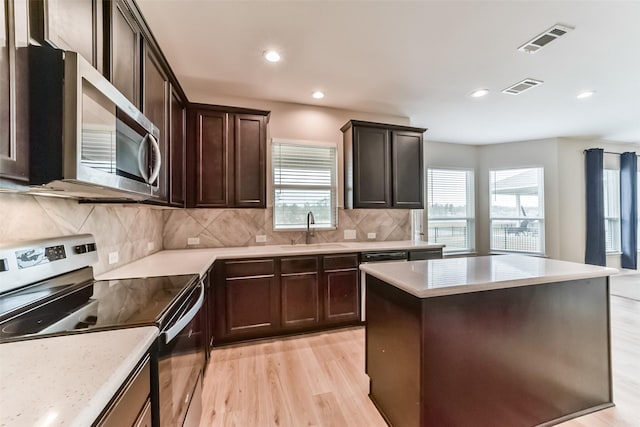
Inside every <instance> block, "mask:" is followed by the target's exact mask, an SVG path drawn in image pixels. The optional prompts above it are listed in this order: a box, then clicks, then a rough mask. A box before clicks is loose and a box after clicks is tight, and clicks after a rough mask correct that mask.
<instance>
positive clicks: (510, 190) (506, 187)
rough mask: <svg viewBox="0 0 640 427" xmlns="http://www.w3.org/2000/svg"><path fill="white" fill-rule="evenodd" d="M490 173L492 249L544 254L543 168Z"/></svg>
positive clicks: (493, 171)
mask: <svg viewBox="0 0 640 427" xmlns="http://www.w3.org/2000/svg"><path fill="white" fill-rule="evenodd" d="M489 173H490V176H489V188H490V206H491V208H490V222H491V250H492V251H500V252H524V253H532V254H544V251H545V249H544V169H543V168H528V169H501V170H491V171H490V172H489Z"/></svg>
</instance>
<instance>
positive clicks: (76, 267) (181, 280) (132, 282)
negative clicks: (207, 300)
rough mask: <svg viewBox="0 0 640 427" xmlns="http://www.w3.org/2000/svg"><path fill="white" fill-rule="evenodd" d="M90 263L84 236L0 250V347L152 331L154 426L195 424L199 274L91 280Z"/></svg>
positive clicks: (200, 343) (201, 349)
mask: <svg viewBox="0 0 640 427" xmlns="http://www.w3.org/2000/svg"><path fill="white" fill-rule="evenodd" d="M97 261H98V252H97V247H96V242H95V239H94V237H93V236H92V235H90V234H84V235H76V236H64V237H60V238H52V239H42V240H32V241H19V242H14V243H10V244H2V245H0V343H2V342H10V341H16V340H25V339H37V338H46V337H49V336H57V335H67V334H75V333H90V332H93V331H101V330H112V329H119V328H132V327H138V326H156V327H158V329H159V331H160V334H159V337H158V339H157V340H156V342H155V343H154V345H153V346H152V348H151V349H150V355H151V372H152V380H151V382H152V384H151V390H152V396H151V404H152V415H153V417H152V418H153V425H154V426H156V427H159V426H187V425H189V426H191V425H193V426H197V425H198V422H199V418H200V417H199V413H200V412H201V402H200V400H201V390H202V376H203V370H204V365H205V337H204V322H205V319H204V310H203V301H204V291H205V289H204V285H203V283H202V281H201V280H200V278H199V276H198V275H197V274H193V275H177V276H158V277H145V278H132V279H118V280H103V281H96V280H94V277H93V268H92V267H91V265H92V264H94V263H96V262H97ZM177 361H179V362H180V363H177ZM159 384H163V387H162V388H161V387H160V386H159ZM194 420H195V421H194Z"/></svg>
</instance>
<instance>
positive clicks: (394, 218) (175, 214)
mask: <svg viewBox="0 0 640 427" xmlns="http://www.w3.org/2000/svg"><path fill="white" fill-rule="evenodd" d="M272 212H273V210H272V209H180V210H167V211H164V219H165V226H164V239H163V242H164V243H163V244H164V248H165V249H184V248H187V247H190V248H191V247H194V248H198V247H199V248H203V247H208V248H213V247H225V246H254V245H264V244H266V245H278V244H279V245H282V244H289V243H291V241H294V242H295V243H304V239H305V233H304V232H302V231H274V230H273V218H272ZM410 212H411V211H410V210H399V209H339V211H338V228H337V229H336V230H327V231H322V230H316V232H315V237H313V238H312V242H313V243H325V242H341V241H343V240H344V230H356V239H355V240H356V241H366V240H369V239H367V234H368V233H376V238H375V240H407V239H411V216H410ZM256 235H266V237H267V241H266V242H265V243H256ZM193 237H195V238H198V239H200V243H199V244H197V245H187V239H189V238H193Z"/></svg>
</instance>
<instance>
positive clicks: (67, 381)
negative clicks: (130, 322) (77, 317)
mask: <svg viewBox="0 0 640 427" xmlns="http://www.w3.org/2000/svg"><path fill="white" fill-rule="evenodd" d="M157 336H158V328H156V327H154V326H148V327H142V328H131V329H118V330H114V331H104V332H91V333H82V334H73V335H66V336H60V337H53V338H42V339H33V340H26V341H19V342H12V343H4V344H0V426H11V427H21V426H25V427H26V426H29V427H31V426H39V427H40V426H42V427H44V426H78V427H86V426H89V425H91V423H93V422H94V421H95V420H96V418H97V417H98V416H99V415H100V413H101V412H102V411H103V410H104V408H105V407H106V406H107V404H108V403H109V402H110V400H111V399H112V398H113V396H114V395H115V393H116V392H117V391H118V389H119V388H120V387H121V386H122V384H123V383H124V382H125V380H126V379H127V377H128V376H129V375H130V374H131V372H132V370H133V369H134V368H135V367H136V365H137V364H138V362H139V361H140V360H141V359H142V357H143V356H144V354H145V353H146V352H147V350H148V348H149V346H150V345H151V343H152V342H153V340H154V339H155V338H156V337H157Z"/></svg>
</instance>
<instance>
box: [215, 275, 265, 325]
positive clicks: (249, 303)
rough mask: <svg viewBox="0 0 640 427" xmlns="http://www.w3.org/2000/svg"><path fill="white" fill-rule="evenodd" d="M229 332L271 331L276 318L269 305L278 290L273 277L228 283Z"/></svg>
mask: <svg viewBox="0 0 640 427" xmlns="http://www.w3.org/2000/svg"><path fill="white" fill-rule="evenodd" d="M225 288H226V289H225V290H226V294H227V295H226V297H227V298H226V303H227V304H226V305H227V329H228V332H229V333H230V334H234V333H246V332H248V331H259V330H263V329H264V330H267V331H268V330H271V329H273V328H274V327H275V326H276V325H277V315H276V313H274V310H273V308H272V306H271V304H270V301H271V296H272V294H273V293H274V291H275V290H276V281H275V279H274V278H273V277H246V278H233V279H227V280H226V283H225Z"/></svg>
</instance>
